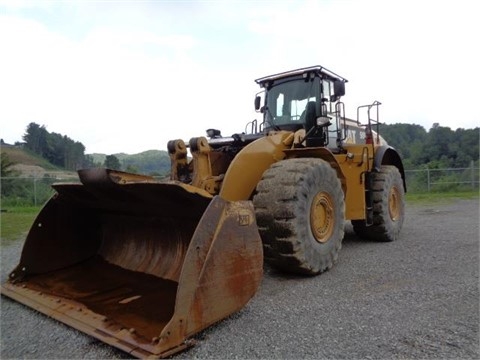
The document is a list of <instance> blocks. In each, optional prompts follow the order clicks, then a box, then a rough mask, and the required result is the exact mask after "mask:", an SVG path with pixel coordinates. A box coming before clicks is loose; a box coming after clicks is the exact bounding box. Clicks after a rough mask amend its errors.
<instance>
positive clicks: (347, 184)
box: [1, 66, 406, 358]
mask: <svg viewBox="0 0 480 360" xmlns="http://www.w3.org/2000/svg"><path fill="white" fill-rule="evenodd" d="M256 82H257V83H258V84H259V85H260V87H261V91H260V93H259V94H257V96H256V97H255V108H256V110H257V111H258V112H261V113H262V114H263V121H256V120H254V121H252V122H251V123H248V124H247V126H246V127H245V131H244V132H242V133H238V134H234V135H232V136H229V137H223V136H222V135H221V133H220V131H219V130H216V129H209V130H207V136H206V137H198V138H193V139H191V140H190V141H189V142H188V143H185V142H184V141H183V140H172V141H170V142H169V143H168V152H169V154H170V157H171V179H170V180H169V181H166V182H161V181H157V180H155V179H154V178H152V177H148V176H142V175H135V174H129V173H124V172H119V171H113V170H108V169H101V168H97V169H85V170H80V171H79V178H80V182H81V183H78V184H77V183H75V184H73V183H72V184H56V185H54V188H55V190H56V194H55V195H54V196H53V198H52V199H50V200H49V201H48V203H47V204H46V205H45V206H44V208H43V209H42V211H41V212H40V214H39V215H38V217H37V219H36V220H35V222H34V224H33V226H32V228H31V230H30V232H29V234H28V236H27V239H26V241H25V244H24V247H23V251H22V255H21V258H20V261H19V265H18V266H17V267H16V268H15V269H14V270H13V271H12V272H11V273H10V275H9V279H8V281H7V282H6V283H5V284H3V286H2V289H1V290H2V294H3V295H6V296H8V297H10V298H12V299H15V300H17V301H19V302H21V303H23V304H26V305H27V306H30V307H32V308H34V309H37V310H38V311H41V312H43V313H45V314H47V315H48V316H51V317H53V318H55V319H58V320H60V321H62V322H64V323H66V324H68V325H70V326H72V327H74V328H76V329H79V330H81V331H83V332H85V333H87V334H90V335H91V336H94V337H96V338H98V339H100V340H101V341H103V342H105V343H108V344H111V345H113V346H115V347H117V348H119V349H122V350H124V351H126V352H128V353H130V354H131V355H132V356H136V357H140V358H143V357H154V358H160V357H166V356H170V355H171V354H174V353H176V352H178V351H181V350H182V349H184V348H186V347H187V346H189V345H191V344H192V341H191V340H190V339H191V338H192V335H194V334H196V333H198V332H199V331H201V330H202V329H204V328H206V327H208V326H209V325H211V324H213V323H215V322H217V321H220V320H221V319H224V318H225V317H227V316H229V315H230V314H232V313H234V312H236V311H238V310H240V309H241V308H242V307H243V306H244V305H245V304H246V303H247V302H248V301H249V299H250V298H251V297H252V296H253V295H254V294H255V292H256V291H257V289H258V286H259V284H260V281H261V278H262V275H263V261H264V260H265V261H266V262H267V263H269V264H270V265H271V266H273V267H275V268H277V269H279V270H281V271H286V272H292V273H299V274H306V275H316V274H320V273H321V272H323V271H325V270H328V269H329V268H331V267H332V266H333V265H334V264H335V263H336V261H337V258H338V254H339V251H340V248H341V244H342V239H343V236H344V224H345V220H350V221H351V222H352V224H353V228H354V231H355V232H356V233H357V234H358V236H360V237H363V238H369V239H373V240H377V241H392V240H395V239H397V238H398V237H399V232H400V229H401V227H402V224H403V220H404V209H405V205H404V194H405V191H406V185H405V175H404V169H403V165H402V161H401V158H400V156H399V154H398V153H397V152H396V151H395V150H394V149H393V148H392V147H390V146H388V145H387V143H386V142H385V141H384V139H382V138H381V137H380V135H379V133H378V124H379V121H378V120H379V118H378V109H379V105H380V103H379V102H377V101H375V102H374V103H372V104H369V105H365V106H360V107H359V108H358V110H357V119H356V120H351V119H347V118H346V117H345V114H344V113H345V110H344V104H343V102H341V97H342V96H343V95H344V94H345V83H346V82H347V80H346V79H344V78H343V77H341V76H339V75H337V74H335V73H333V72H332V71H329V70H328V69H326V68H324V67H322V66H312V67H308V68H301V69H297V70H293V71H288V72H284V73H280V74H275V75H272V76H267V77H263V78H260V79H257V80H256Z"/></svg>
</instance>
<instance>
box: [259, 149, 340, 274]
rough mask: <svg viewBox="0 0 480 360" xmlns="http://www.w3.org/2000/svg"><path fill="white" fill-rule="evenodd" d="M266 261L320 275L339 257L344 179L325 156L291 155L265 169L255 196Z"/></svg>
mask: <svg viewBox="0 0 480 360" xmlns="http://www.w3.org/2000/svg"><path fill="white" fill-rule="evenodd" d="M253 203H254V206H255V213H256V218H257V225H258V228H259V231H260V235H261V236H262V241H263V246H264V256H265V261H266V262H267V263H269V264H270V265H272V266H273V267H276V268H278V269H281V270H284V271H287V272H293V273H300V274H309V275H316V274H319V273H321V272H323V271H325V270H328V269H330V268H331V267H332V266H333V265H334V263H335V262H336V261H337V258H338V252H339V250H340V249H341V247H342V240H343V236H344V216H345V202H344V194H343V191H342V186H341V183H340V180H339V179H338V177H337V173H336V171H335V170H334V169H333V168H332V166H331V165H330V164H329V163H328V162H326V161H324V160H321V159H311V158H305V159H287V160H283V161H279V162H277V163H275V164H273V165H272V166H271V167H270V169H268V170H267V171H265V173H264V174H263V177H262V180H261V181H260V182H259V183H258V185H257V193H256V195H255V196H254V198H253Z"/></svg>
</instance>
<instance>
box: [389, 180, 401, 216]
mask: <svg viewBox="0 0 480 360" xmlns="http://www.w3.org/2000/svg"><path fill="white" fill-rule="evenodd" d="M388 212H389V214H390V219H392V220H393V221H397V220H398V219H399V217H400V193H399V191H398V189H397V187H396V186H393V187H392V188H391V189H390V194H389V196H388Z"/></svg>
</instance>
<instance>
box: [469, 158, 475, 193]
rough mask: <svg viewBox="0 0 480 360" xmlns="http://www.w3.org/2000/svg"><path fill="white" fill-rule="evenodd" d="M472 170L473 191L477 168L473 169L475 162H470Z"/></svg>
mask: <svg viewBox="0 0 480 360" xmlns="http://www.w3.org/2000/svg"><path fill="white" fill-rule="evenodd" d="M470 165H471V169H472V189H473V190H475V168H474V167H473V160H472V161H470Z"/></svg>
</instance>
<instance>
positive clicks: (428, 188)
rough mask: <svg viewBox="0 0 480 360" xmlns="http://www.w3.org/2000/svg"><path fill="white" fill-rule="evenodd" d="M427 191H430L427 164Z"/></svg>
mask: <svg viewBox="0 0 480 360" xmlns="http://www.w3.org/2000/svg"><path fill="white" fill-rule="evenodd" d="M427 191H428V192H430V169H429V168H428V165H427Z"/></svg>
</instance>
